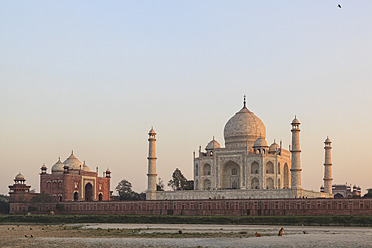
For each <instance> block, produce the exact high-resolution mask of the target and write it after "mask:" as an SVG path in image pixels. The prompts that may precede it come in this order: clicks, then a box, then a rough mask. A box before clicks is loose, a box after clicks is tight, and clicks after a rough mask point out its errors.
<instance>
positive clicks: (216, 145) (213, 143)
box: [205, 138, 221, 150]
mask: <svg viewBox="0 0 372 248" xmlns="http://www.w3.org/2000/svg"><path fill="white" fill-rule="evenodd" d="M215 148H221V146H220V144H219V143H218V142H217V141H216V140H215V139H214V138H213V140H211V141H210V142H209V143H208V145H207V146H206V147H205V150H213V149H215Z"/></svg>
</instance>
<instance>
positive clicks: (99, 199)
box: [98, 193, 102, 201]
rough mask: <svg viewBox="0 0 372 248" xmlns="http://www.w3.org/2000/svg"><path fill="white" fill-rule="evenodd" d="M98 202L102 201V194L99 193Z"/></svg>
mask: <svg viewBox="0 0 372 248" xmlns="http://www.w3.org/2000/svg"><path fill="white" fill-rule="evenodd" d="M98 201H102V193H99V195H98Z"/></svg>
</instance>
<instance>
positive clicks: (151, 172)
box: [146, 128, 157, 200]
mask: <svg viewBox="0 0 372 248" xmlns="http://www.w3.org/2000/svg"><path fill="white" fill-rule="evenodd" d="M155 135H156V133H155V131H154V129H153V128H151V130H150V132H149V139H148V141H149V156H148V157H147V159H148V173H147V179H148V181H147V185H148V187H147V192H146V200H156V176H157V174H156V152H155V141H156V139H155Z"/></svg>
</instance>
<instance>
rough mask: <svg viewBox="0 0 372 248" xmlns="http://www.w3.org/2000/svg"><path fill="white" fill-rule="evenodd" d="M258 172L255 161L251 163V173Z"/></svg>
mask: <svg viewBox="0 0 372 248" xmlns="http://www.w3.org/2000/svg"><path fill="white" fill-rule="evenodd" d="M258 172H259V165H258V163H257V162H256V161H255V162H253V163H252V165H251V174H258Z"/></svg>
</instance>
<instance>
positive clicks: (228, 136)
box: [224, 100, 266, 148]
mask: <svg viewBox="0 0 372 248" xmlns="http://www.w3.org/2000/svg"><path fill="white" fill-rule="evenodd" d="M224 137H225V147H226V148H239V147H249V148H252V147H253V144H254V142H255V141H256V140H257V139H258V138H260V137H262V138H266V128H265V125H264V124H263V122H262V121H261V120H260V118H258V117H257V116H255V115H254V114H253V113H252V112H251V111H249V110H248V109H247V107H246V106H245V100H244V106H243V108H242V109H241V110H240V111H239V112H238V113H236V114H235V115H234V116H233V117H231V118H230V120H229V121H228V122H227V123H226V125H225V129H224Z"/></svg>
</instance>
